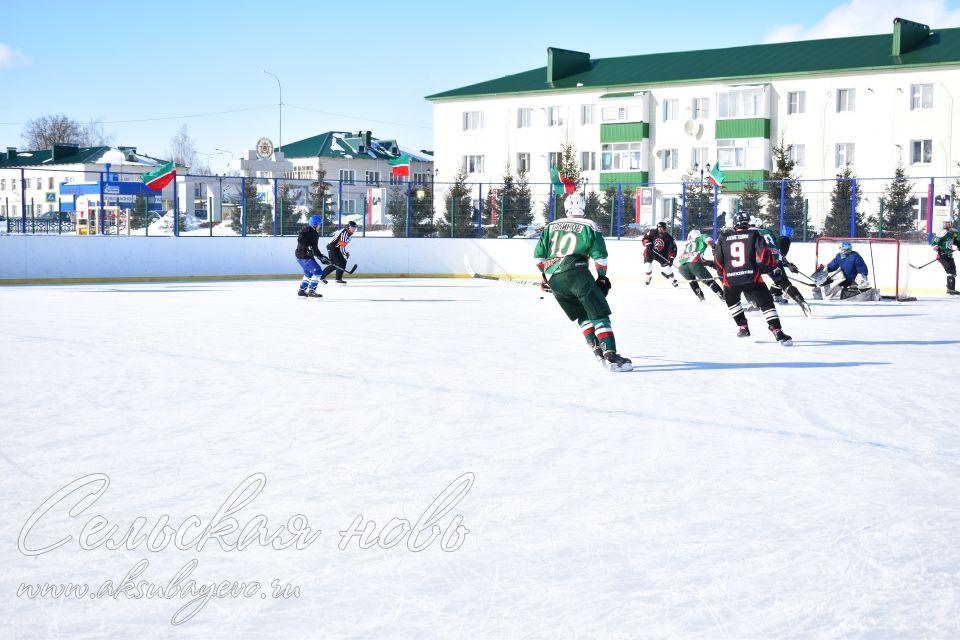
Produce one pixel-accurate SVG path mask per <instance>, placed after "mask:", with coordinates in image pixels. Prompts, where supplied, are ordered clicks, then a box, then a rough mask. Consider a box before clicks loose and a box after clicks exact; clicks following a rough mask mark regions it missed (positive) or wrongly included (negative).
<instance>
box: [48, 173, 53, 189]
mask: <svg viewBox="0 0 960 640" xmlns="http://www.w3.org/2000/svg"><path fill="white" fill-rule="evenodd" d="M47 189H53V176H50V177H49V178H47Z"/></svg>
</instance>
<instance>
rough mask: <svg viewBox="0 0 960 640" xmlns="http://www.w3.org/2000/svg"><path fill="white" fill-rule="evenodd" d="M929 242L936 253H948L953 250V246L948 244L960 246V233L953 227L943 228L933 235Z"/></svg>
mask: <svg viewBox="0 0 960 640" xmlns="http://www.w3.org/2000/svg"><path fill="white" fill-rule="evenodd" d="M930 244H931V245H933V247H934V248H935V249H936V250H937V253H950V252H951V251H953V247H952V246H950V245H956V246H958V247H960V235H958V234H957V232H956V231H954V230H953V229H950V230H947V229H943V230H941V231H939V232H938V233H937V235H935V236H933V240H932V241H931V242H930Z"/></svg>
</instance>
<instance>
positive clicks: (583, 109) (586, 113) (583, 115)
mask: <svg viewBox="0 0 960 640" xmlns="http://www.w3.org/2000/svg"><path fill="white" fill-rule="evenodd" d="M593 109H594V105H592V104H582V105H580V124H593Z"/></svg>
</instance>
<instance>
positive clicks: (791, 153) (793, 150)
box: [787, 144, 807, 167]
mask: <svg viewBox="0 0 960 640" xmlns="http://www.w3.org/2000/svg"><path fill="white" fill-rule="evenodd" d="M787 160H790V161H791V162H793V164H794V166H797V167H805V166H807V145H805V144H791V145H787Z"/></svg>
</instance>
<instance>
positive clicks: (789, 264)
mask: <svg viewBox="0 0 960 640" xmlns="http://www.w3.org/2000/svg"><path fill="white" fill-rule="evenodd" d="M783 266H785V267H786V268H787V269H790V271H791V272H792V273H800V269H798V268H797V265H795V264H793V263H792V262H787V261H786V260H784V261H783Z"/></svg>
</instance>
